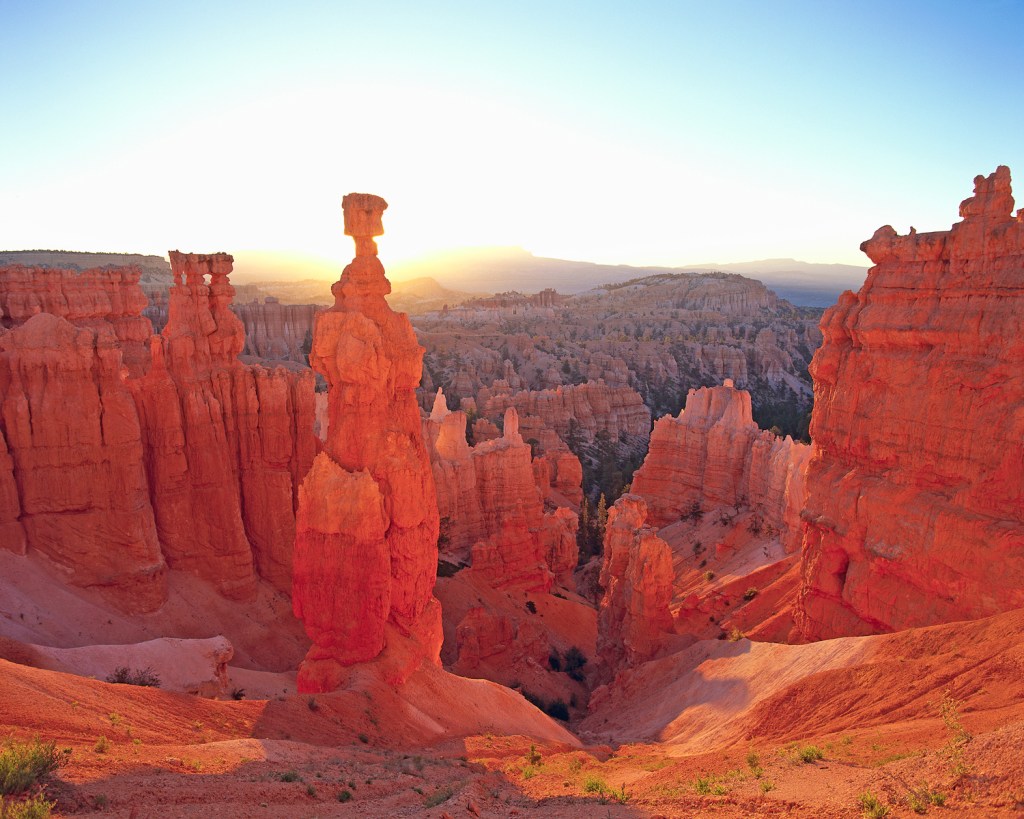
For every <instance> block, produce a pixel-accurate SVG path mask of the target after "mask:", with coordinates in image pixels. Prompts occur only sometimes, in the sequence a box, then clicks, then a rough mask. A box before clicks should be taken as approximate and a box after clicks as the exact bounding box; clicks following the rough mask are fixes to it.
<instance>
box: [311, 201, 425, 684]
mask: <svg viewBox="0 0 1024 819" xmlns="http://www.w3.org/2000/svg"><path fill="white" fill-rule="evenodd" d="M342 208H343V210H344V214H345V233H346V234H348V235H349V236H352V237H353V239H354V240H355V246H356V256H355V258H354V259H353V260H352V262H351V263H350V264H349V265H348V266H347V267H346V268H345V270H344V272H343V273H342V275H341V278H340V279H339V281H337V282H335V284H334V285H333V287H332V288H331V291H332V292H333V293H334V298H335V304H334V306H333V307H332V308H331V309H329V310H327V311H325V312H323V313H321V314H320V315H319V316H318V317H317V320H316V325H315V327H314V331H313V347H312V350H311V352H310V356H309V360H310V364H311V366H312V367H313V368H314V369H315V370H316V371H317V372H319V373H320V374H322V375H323V376H324V378H326V379H327V383H328V387H329V389H328V399H327V400H328V412H329V417H330V420H329V430H330V431H329V433H328V438H327V441H326V442H325V444H324V451H323V452H322V453H320V455H318V456H317V458H316V461H315V462H314V465H313V469H312V470H311V471H310V473H309V475H307V476H306V479H305V481H303V484H302V486H301V487H300V490H299V512H298V526H297V535H296V542H295V566H294V569H295V573H294V585H293V595H292V597H293V604H294V608H295V614H296V616H298V617H300V618H301V619H302V620H303V623H304V624H305V627H306V632H307V633H308V634H309V636H310V638H311V639H312V640H313V646H312V647H311V648H310V650H309V653H308V654H307V655H306V660H305V662H304V663H303V665H302V668H301V669H300V671H299V686H300V688H301V689H302V690H304V691H329V690H332V689H334V688H336V687H338V685H339V684H340V683H341V681H342V679H343V676H344V667H345V666H348V665H351V664H354V663H358V662H365V661H367V660H371V659H373V658H374V657H376V656H377V655H378V654H380V653H381V651H383V649H384V648H385V645H386V644H387V643H388V640H389V635H394V636H395V638H396V639H397V638H399V637H409V638H411V639H412V640H413V642H415V643H417V644H418V645H419V647H420V654H421V656H423V657H425V658H427V659H429V660H431V661H433V662H437V657H438V654H439V652H440V647H441V640H442V635H441V621H440V606H439V605H438V603H437V600H436V599H435V598H434V596H433V588H434V581H435V579H436V573H437V534H438V513H437V498H436V495H435V491H434V482H433V476H432V474H431V471H430V462H429V460H428V457H427V452H426V448H425V447H424V444H423V437H422V432H421V429H420V415H419V408H418V406H417V404H416V398H415V389H416V386H417V385H418V384H419V382H420V377H421V370H422V364H423V348H422V347H420V345H419V344H418V343H417V341H416V336H415V334H414V333H413V330H412V325H411V324H410V323H409V319H408V317H407V316H406V315H405V314H404V313H395V312H394V311H392V310H391V308H390V307H389V306H388V304H387V301H385V299H384V296H385V295H387V294H388V293H389V292H390V291H391V285H390V284H389V283H388V280H387V278H386V277H385V275H384V267H383V265H382V264H381V263H380V260H379V259H378V258H377V243H376V242H375V241H374V237H376V236H380V235H381V234H383V232H384V229H383V225H382V221H381V216H382V214H383V212H384V209H385V208H387V202H385V201H384V200H383V199H381V198H380V197H379V196H373V195H372V194H365V193H351V194H349V195H347V196H346V197H345V198H344V200H343V201H342Z"/></svg>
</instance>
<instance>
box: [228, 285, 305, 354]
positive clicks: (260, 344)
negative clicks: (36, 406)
mask: <svg viewBox="0 0 1024 819" xmlns="http://www.w3.org/2000/svg"><path fill="white" fill-rule="evenodd" d="M231 309H232V310H234V312H235V315H237V316H238V318H239V319H241V321H242V325H243V326H244V327H245V348H244V350H243V352H244V353H245V354H246V355H252V356H257V357H258V358H266V359H272V360H279V361H295V362H298V363H300V364H305V363H306V362H307V361H308V356H309V353H308V345H309V344H311V343H312V338H313V320H314V318H315V317H316V314H317V312H319V311H320V310H322V309H323V308H322V307H321V306H320V305H318V304H281V302H280V301H278V300H277V299H276V298H275V297H274V296H266V297H264V298H263V299H262V300H258V301H251V302H248V303H247V304H235V305H233V306H232V308H231Z"/></svg>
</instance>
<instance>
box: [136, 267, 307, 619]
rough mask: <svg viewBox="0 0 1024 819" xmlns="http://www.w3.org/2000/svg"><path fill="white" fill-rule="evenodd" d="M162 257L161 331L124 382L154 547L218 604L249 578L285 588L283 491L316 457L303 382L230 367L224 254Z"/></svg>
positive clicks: (287, 499) (234, 326)
mask: <svg viewBox="0 0 1024 819" xmlns="http://www.w3.org/2000/svg"><path fill="white" fill-rule="evenodd" d="M170 257H171V266H172V270H173V274H174V284H173V286H172V287H171V290H170V302H169V317H168V322H167V326H166V327H165V328H164V330H163V333H162V334H161V335H160V336H154V337H153V346H152V359H153V363H152V366H151V368H150V370H149V372H148V373H147V374H146V375H145V376H144V377H143V378H141V379H138V380H136V381H133V382H132V383H131V386H132V390H133V392H134V394H135V400H136V404H137V406H138V412H139V417H140V418H141V420H142V429H143V437H144V442H145V446H146V463H147V468H148V472H149V481H150V487H151V490H152V497H153V508H154V510H155V512H156V521H157V527H158V531H159V534H160V542H161V545H162V546H163V550H164V553H165V555H166V556H167V561H168V563H169V564H170V565H171V567H172V568H176V569H181V570H183V571H187V572H191V573H193V574H196V575H198V576H199V577H202V578H204V579H206V580H208V581H210V582H211V583H214V584H215V585H216V586H217V588H218V590H219V591H220V592H221V593H222V594H224V595H225V596H228V597H235V598H241V599H244V598H248V597H250V596H251V595H252V594H253V593H254V591H255V583H256V578H257V575H260V576H262V577H263V578H264V579H266V580H268V581H270V582H271V583H272V584H273V585H274V586H275V587H276V588H278V589H279V590H281V591H284V592H287V591H289V590H290V588H291V549H292V544H293V543H294V525H295V524H294V521H295V504H296V502H297V497H296V489H295V487H296V486H297V484H298V480H299V478H300V477H301V476H302V475H304V474H305V472H306V471H307V470H308V467H309V464H310V463H311V462H312V458H313V455H314V454H315V449H316V446H315V440H314V438H313V416H314V407H313V383H312V377H311V376H310V375H308V374H298V375H297V374H294V373H289V372H287V371H285V370H283V369H278V370H275V371H273V372H270V371H267V370H264V369H263V368H261V367H248V366H246V365H243V364H242V363H241V362H239V361H238V354H239V353H240V352H241V349H242V344H243V332H242V325H241V322H240V321H239V320H238V318H237V317H236V316H235V315H234V313H233V312H232V311H231V309H230V304H231V299H232V296H233V293H234V290H233V288H232V287H231V284H230V282H229V280H228V274H229V273H230V271H231V264H232V258H231V256H229V255H227V254H212V255H201V254H184V253H179V252H177V251H171V253H170ZM206 276H209V277H210V283H209V284H206V283H205V278H206Z"/></svg>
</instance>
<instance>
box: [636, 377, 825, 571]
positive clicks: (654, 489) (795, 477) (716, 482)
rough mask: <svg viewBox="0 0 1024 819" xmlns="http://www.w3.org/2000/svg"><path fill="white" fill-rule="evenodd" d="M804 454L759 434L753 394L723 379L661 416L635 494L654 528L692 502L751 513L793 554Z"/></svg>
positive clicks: (671, 519) (807, 451)
mask: <svg viewBox="0 0 1024 819" xmlns="http://www.w3.org/2000/svg"><path fill="white" fill-rule="evenodd" d="M809 457H810V447H809V446H807V445H805V444H801V443H797V442H794V441H793V439H792V438H789V437H788V436H787V437H786V438H779V437H777V436H775V435H773V434H772V433H771V432H767V431H765V430H762V429H759V428H758V426H757V424H755V423H754V419H753V417H752V416H751V406H750V393H748V392H747V391H746V390H738V389H735V388H734V387H733V385H732V381H731V380H728V379H727V380H726V383H725V384H724V385H723V386H721V387H702V388H701V389H699V390H690V392H689V394H688V395H687V397H686V406H685V407H684V409H683V410H682V411H681V412H680V413H679V415H678V416H676V417H672V416H671V415H666V416H665V417H664V418H659V419H658V421H657V422H656V423H655V425H654V431H653V432H652V433H651V444H650V449H649V450H648V453H647V457H646V459H645V460H644V463H643V465H642V466H641V467H640V469H638V470H637V472H636V474H635V475H634V478H633V488H632V491H633V492H634V493H636V494H638V495H641V496H643V498H644V499H645V500H646V502H647V505H648V507H649V518H650V522H651V523H652V524H653V525H655V526H659V527H660V526H666V525H668V524H670V523H673V522H675V521H678V520H679V519H680V518H681V517H683V516H684V515H686V513H687V511H688V510H689V509H690V508H691V507H692V506H693V504H697V505H698V506H700V507H701V508H702V509H703V510H710V509H715V508H719V507H733V508H740V509H748V508H749V509H751V510H752V511H754V512H755V513H756V514H757V515H758V516H759V517H760V518H761V520H762V521H763V522H764V523H765V524H767V525H768V526H771V527H773V528H774V529H776V530H777V531H778V532H779V533H780V536H781V539H782V541H783V544H784V545H785V546H786V547H787V551H795V550H796V549H797V548H799V544H800V538H801V533H802V528H801V524H800V510H801V508H802V506H803V503H804V497H805V493H806V488H805V481H804V474H805V472H806V468H807V461H808V458H809Z"/></svg>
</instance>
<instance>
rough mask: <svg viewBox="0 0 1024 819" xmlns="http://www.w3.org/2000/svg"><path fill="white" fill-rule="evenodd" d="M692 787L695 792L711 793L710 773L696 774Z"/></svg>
mask: <svg viewBox="0 0 1024 819" xmlns="http://www.w3.org/2000/svg"><path fill="white" fill-rule="evenodd" d="M693 789H694V790H695V791H696V792H697V793H699V794H701V795H705V796H706V795H707V794H709V793H711V775H710V774H708V775H707V776H698V777H697V778H696V779H694V780H693Z"/></svg>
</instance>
